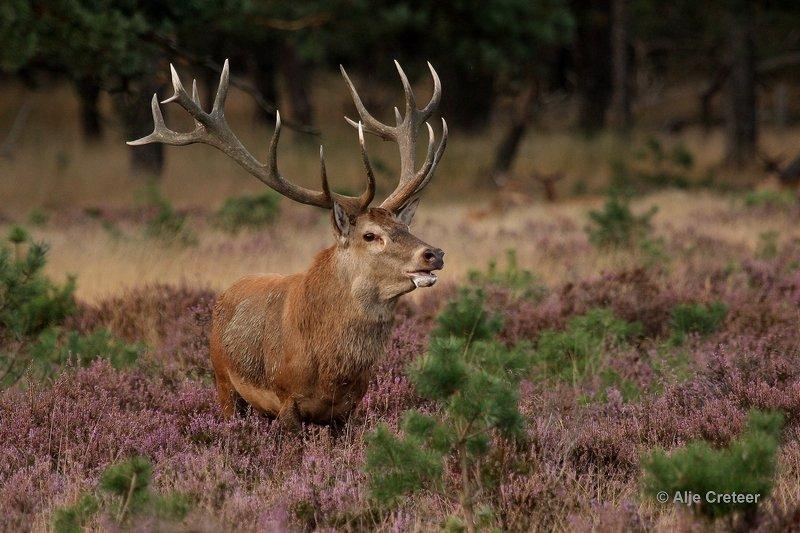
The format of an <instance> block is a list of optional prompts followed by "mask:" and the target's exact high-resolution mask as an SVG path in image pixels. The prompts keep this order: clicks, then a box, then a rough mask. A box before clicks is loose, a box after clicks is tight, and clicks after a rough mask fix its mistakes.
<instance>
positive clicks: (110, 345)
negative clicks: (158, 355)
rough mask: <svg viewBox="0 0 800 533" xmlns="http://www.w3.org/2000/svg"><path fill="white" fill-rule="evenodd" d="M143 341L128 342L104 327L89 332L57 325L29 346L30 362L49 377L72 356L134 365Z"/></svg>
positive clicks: (77, 359) (87, 361) (85, 361)
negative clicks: (137, 342) (69, 329)
mask: <svg viewBox="0 0 800 533" xmlns="http://www.w3.org/2000/svg"><path fill="white" fill-rule="evenodd" d="M144 349H145V347H144V345H142V344H126V343H125V342H122V341H120V340H118V339H116V338H115V337H114V336H113V335H111V333H110V332H108V331H107V330H105V329H99V330H97V331H93V332H91V333H88V334H86V335H81V334H80V333H78V332H77V331H68V332H66V333H65V334H63V333H61V332H60V331H59V330H58V329H57V328H50V329H48V330H45V331H44V332H42V333H41V334H40V335H39V337H38V339H37V340H36V342H35V343H33V344H32V346H31V348H30V350H29V358H30V360H31V363H32V364H33V365H35V367H36V369H37V370H38V371H39V374H40V375H41V377H48V376H50V375H51V374H53V373H54V372H56V371H57V370H58V369H60V368H61V366H63V365H64V364H65V363H67V362H68V361H70V360H73V361H75V362H76V363H77V364H78V365H80V366H84V367H85V366H89V365H90V364H91V362H92V361H94V360H95V359H98V358H104V359H107V360H108V361H109V362H110V363H111V365H112V366H113V367H114V368H124V367H127V366H130V365H132V364H133V363H135V362H136V360H137V359H138V358H139V355H140V354H141V353H142V352H143V351H144Z"/></svg>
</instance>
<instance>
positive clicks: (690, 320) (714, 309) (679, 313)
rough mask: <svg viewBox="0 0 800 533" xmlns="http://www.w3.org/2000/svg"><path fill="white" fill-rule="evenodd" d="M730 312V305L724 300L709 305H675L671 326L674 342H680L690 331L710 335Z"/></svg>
mask: <svg viewBox="0 0 800 533" xmlns="http://www.w3.org/2000/svg"><path fill="white" fill-rule="evenodd" d="M727 314H728V307H727V306H726V305H725V304H724V303H722V302H712V303H710V304H709V305H703V304H699V303H687V304H680V305H677V306H675V308H674V309H673V310H672V318H671V320H670V326H671V328H672V342H673V343H674V344H680V343H681V342H683V341H684V339H685V338H686V335H687V334H689V333H697V334H699V335H701V336H705V335H709V334H711V333H714V332H715V331H717V329H719V327H720V326H721V325H722V323H723V321H724V320H725V316H726V315H727Z"/></svg>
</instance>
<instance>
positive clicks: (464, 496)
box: [458, 440, 475, 533]
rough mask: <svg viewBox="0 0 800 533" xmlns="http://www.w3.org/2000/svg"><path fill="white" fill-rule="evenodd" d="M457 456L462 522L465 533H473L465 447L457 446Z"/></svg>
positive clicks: (464, 445)
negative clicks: (458, 461)
mask: <svg viewBox="0 0 800 533" xmlns="http://www.w3.org/2000/svg"><path fill="white" fill-rule="evenodd" d="M458 455H459V459H460V462H461V509H462V511H463V512H464V522H465V524H464V525H465V526H466V530H467V533H475V510H474V506H473V502H472V498H473V496H472V483H471V481H470V478H469V458H468V457H467V446H466V444H465V443H464V442H463V440H462V442H461V444H459V447H458Z"/></svg>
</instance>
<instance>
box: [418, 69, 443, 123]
mask: <svg viewBox="0 0 800 533" xmlns="http://www.w3.org/2000/svg"><path fill="white" fill-rule="evenodd" d="M428 69H430V71H431V77H433V95H432V96H431V99H430V100H429V101H428V103H427V105H425V107H424V108H422V110H421V116H422V120H428V118H430V116H431V115H432V114H433V112H434V111H436V109H437V108H438V107H439V102H441V100H442V82H441V80H440V79H439V75H438V74H437V73H436V69H434V68H433V65H431V63H430V61H428Z"/></svg>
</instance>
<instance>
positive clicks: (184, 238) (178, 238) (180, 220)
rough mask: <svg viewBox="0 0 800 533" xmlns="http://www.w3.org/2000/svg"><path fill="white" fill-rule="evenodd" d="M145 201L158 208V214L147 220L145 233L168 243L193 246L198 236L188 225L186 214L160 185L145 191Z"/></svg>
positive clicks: (149, 187)
mask: <svg viewBox="0 0 800 533" xmlns="http://www.w3.org/2000/svg"><path fill="white" fill-rule="evenodd" d="M143 196H144V200H145V203H146V204H148V205H150V206H152V207H154V208H155V209H156V214H155V215H154V216H153V217H152V218H151V219H150V220H148V221H147V225H146V226H145V235H146V236H147V237H149V238H153V239H158V240H161V241H163V242H165V243H167V244H179V245H182V246H193V245H196V244H197V237H196V236H195V234H194V233H193V232H192V231H191V230H189V229H188V228H187V227H186V215H184V214H181V213H178V212H177V211H175V208H173V207H172V203H171V202H170V201H169V200H168V199H167V198H165V197H164V196H163V195H162V194H161V191H160V190H159V189H158V187H155V186H152V185H151V186H148V187H147V188H146V189H145V190H144V193H143Z"/></svg>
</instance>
